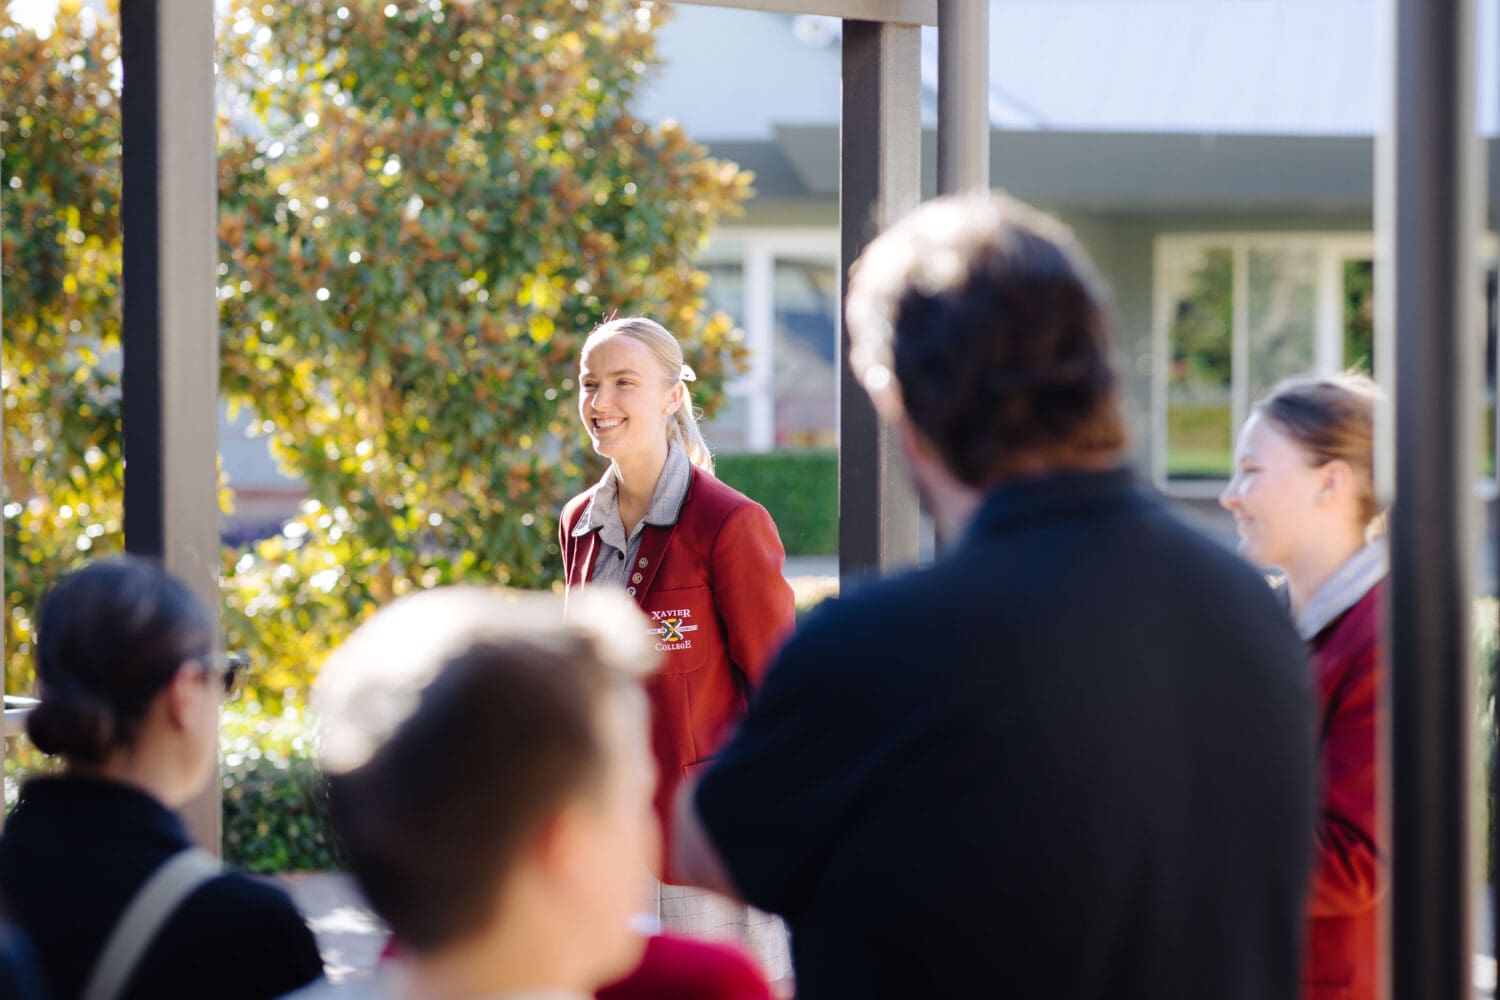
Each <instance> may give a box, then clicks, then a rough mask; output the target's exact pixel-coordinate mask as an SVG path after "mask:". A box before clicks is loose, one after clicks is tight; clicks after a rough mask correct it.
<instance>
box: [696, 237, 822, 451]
mask: <svg viewBox="0 0 1500 1000" xmlns="http://www.w3.org/2000/svg"><path fill="white" fill-rule="evenodd" d="M839 255H840V247H839V233H838V230H837V229H836V228H829V227H827V226H776V227H759V226H757V227H746V226H724V227H722V228H720V229H718V230H717V231H716V232H715V233H714V236H713V238H712V239H711V240H710V242H709V244H708V246H707V247H705V248H704V250H703V253H702V255H701V256H700V258H699V261H698V264H699V266H700V267H703V266H716V267H723V266H726V265H729V266H732V265H734V264H738V265H739V266H740V269H741V283H742V287H743V288H744V302H743V307H744V310H745V313H744V316H743V317H742V323H741V327H742V329H743V330H744V331H745V346H746V347H748V348H749V349H750V368H749V370H747V371H746V372H745V373H744V374H743V375H741V376H739V377H738V378H735V379H733V380H731V381H730V382H728V383H727V384H726V385H725V387H724V391H725V393H726V394H727V395H730V396H740V397H743V398H744V399H745V402H746V407H747V412H746V421H745V423H746V427H745V446H746V447H745V450H746V451H747V452H769V451H774V450H776V391H775V373H776V261H777V259H778V258H781V257H790V258H801V259H808V258H812V259H819V258H824V259H826V260H827V261H828V262H829V263H831V264H832V266H833V268H834V270H835V271H837V270H838V269H839V268H840V266H841V263H840V260H839ZM834 329H835V330H836V331H837V333H838V334H839V335H840V336H842V333H843V317H842V316H838V317H835V325H834ZM838 357H839V359H840V361H842V358H843V351H842V350H840V351H839V354H838ZM837 430H838V428H837V427H835V433H837Z"/></svg>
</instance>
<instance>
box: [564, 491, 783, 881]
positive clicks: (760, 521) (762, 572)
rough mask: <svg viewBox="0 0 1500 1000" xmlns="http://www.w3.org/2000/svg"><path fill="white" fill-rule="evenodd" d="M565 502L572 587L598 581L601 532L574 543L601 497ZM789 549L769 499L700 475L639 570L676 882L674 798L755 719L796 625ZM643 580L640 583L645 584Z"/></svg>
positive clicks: (660, 797) (647, 530)
mask: <svg viewBox="0 0 1500 1000" xmlns="http://www.w3.org/2000/svg"><path fill="white" fill-rule="evenodd" d="M593 493H594V491H593V490H592V489H590V490H587V491H585V492H583V493H581V494H579V495H578V496H576V497H574V498H573V499H572V500H570V501H568V503H567V505H566V506H564V507H563V513H562V518H561V521H560V523H559V525H558V535H559V540H560V541H561V543H562V556H563V574H564V579H565V581H566V584H567V588H568V591H569V592H571V591H572V590H573V589H574V588H575V587H579V586H582V585H583V584H585V583H587V582H588V580H589V578H590V577H592V576H593V574H594V560H595V558H596V557H597V556H598V553H599V550H600V549H601V548H602V545H601V544H600V542H599V532H597V531H592V532H589V533H588V534H587V535H584V536H582V537H580V538H574V537H573V528H574V527H575V526H576V525H577V524H578V520H579V518H580V517H582V516H583V511H584V508H586V507H587V506H588V502H589V499H590V498H591V497H592V496H593ZM785 562H786V553H785V552H784V551H783V549H782V547H781V536H780V535H779V534H777V532H776V525H775V523H774V522H773V521H772V520H771V515H770V514H768V513H766V509H765V508H764V507H762V506H761V505H760V504H758V503H756V502H755V501H753V500H751V499H750V498H749V497H746V496H745V495H744V494H742V493H739V492H737V491H736V490H734V489H731V488H730V487H728V486H726V485H724V484H723V483H721V482H720V481H719V480H718V479H715V478H714V477H713V476H711V475H709V474H707V473H705V472H703V471H701V470H699V469H694V470H693V472H692V476H691V478H690V479H689V481H688V490H687V497H686V499H685V500H683V503H682V511H681V514H680V515H679V516H678V518H677V523H676V524H674V525H669V526H667V527H658V526H656V525H652V524H648V525H646V526H645V527H644V528H643V529H642V530H641V544H640V550H639V552H638V553H637V554H636V561H635V565H634V566H632V567H631V570H630V576H629V580H630V582H629V583H628V584H627V586H628V588H629V591H628V592H629V593H630V594H631V596H632V597H634V598H635V601H636V603H637V604H639V605H640V607H641V610H642V611H644V612H645V613H646V616H647V617H648V618H649V619H650V620H651V622H650V625H649V628H650V630H651V634H652V635H653V636H655V637H656V649H657V651H658V652H659V653H660V654H661V667H660V670H659V671H658V672H657V673H656V674H654V675H653V676H651V677H650V678H648V679H647V681H646V694H647V695H648V697H649V698H650V700H651V713H652V727H651V729H652V743H653V744H654V749H655V751H656V762H657V769H658V779H659V780H658V782H657V786H656V813H657V816H659V817H660V819H661V823H662V833H663V835H664V836H663V843H664V847H665V848H666V849H665V853H664V856H663V859H662V864H661V866H660V867H659V868H658V869H657V870H658V871H660V872H661V873H662V881H664V882H672V881H673V880H674V876H673V873H672V871H671V870H670V869H669V868H668V867H667V861H666V859H668V858H670V857H671V856H672V852H671V847H670V845H671V843H672V802H673V799H674V798H675V796H676V794H677V789H678V787H679V786H680V785H681V784H682V781H683V779H684V778H685V777H686V776H687V774H688V773H689V771H690V770H691V769H692V768H694V767H696V766H698V765H701V764H706V763H707V762H708V761H709V760H710V759H711V758H712V756H713V755H714V753H716V752H717V751H718V749H719V747H720V746H721V745H722V744H723V742H724V740H725V738H726V737H727V736H728V732H729V729H730V727H731V725H732V724H733V723H735V722H738V721H739V720H740V719H741V718H742V717H743V716H744V714H745V708H746V705H747V703H748V698H749V695H750V692H751V691H753V690H754V689H755V688H756V687H758V686H759V684H760V681H761V678H762V677H764V676H765V672H766V668H767V667H769V666H770V663H771V657H772V656H773V655H774V654H775V652H776V650H777V649H779V648H780V646H781V643H782V640H784V639H785V638H786V636H787V634H788V633H789V632H790V631H791V629H792V624H793V620H794V616H795V607H794V603H793V599H792V588H791V587H790V586H789V585H788V584H787V582H786V578H785V577H783V576H782V572H781V570H782V566H783V564H784V563H785ZM637 577H639V579H637Z"/></svg>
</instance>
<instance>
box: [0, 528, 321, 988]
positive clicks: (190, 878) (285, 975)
mask: <svg viewBox="0 0 1500 1000" xmlns="http://www.w3.org/2000/svg"><path fill="white" fill-rule="evenodd" d="M214 644H215V627H214V620H213V618H212V616H211V615H210V613H209V611H208V609H207V608H205V607H204V606H203V604H202V602H201V601H199V600H198V599H197V597H196V596H194V594H193V593H192V591H190V590H189V589H188V588H187V587H186V586H185V585H184V584H182V583H181V582H180V581H178V580H177V579H175V578H174V577H172V576H170V575H168V574H167V573H166V572H164V571H163V570H161V569H159V568H157V567H156V566H155V565H154V564H152V563H150V562H146V561H144V560H141V559H135V558H128V557H127V558H119V559H110V560H105V561H101V562H96V563H93V564H92V565H90V566H88V567H87V568H85V569H83V570H80V571H79V572H77V573H73V574H72V575H70V576H67V577H65V578H64V579H63V580H62V581H61V582H60V583H58V584H57V586H56V587H54V588H53V590H52V592H51V593H50V594H48V595H47V598H46V600H45V602H44V603H43V605H42V610H41V614H40V616H39V620H38V626H37V643H36V660H37V679H38V682H39V688H40V694H41V701H40V703H39V704H38V705H37V707H36V708H35V709H34V710H33V712H32V714H31V716H30V718H29V719H28V721H27V729H28V732H29V733H30V736H31V739H32V742H33V743H35V744H36V746H37V748H38V749H40V750H42V751H43V752H44V753H47V754H51V755H55V756H59V757H61V758H62V760H63V762H64V763H65V765H66V767H65V771H64V773H63V774H61V775H59V776H52V777H39V778H34V779H32V780H31V781H29V782H27V783H26V785H25V787H24V788H22V790H21V798H20V801H19V803H18V804H17V806H16V809H15V811H14V812H13V813H12V814H11V817H10V820H9V822H8V823H7V824H6V829H5V836H4V837H3V838H0V892H3V895H4V898H5V900H6V904H7V906H8V908H9V910H10V914H11V916H12V917H13V918H14V919H15V920H16V922H17V923H19V924H20V925H21V926H22V927H23V928H24V929H25V930H26V932H27V934H28V935H29V936H30V937H31V940H32V943H33V945H34V946H35V950H36V954H37V958H38V961H39V963H40V965H41V968H42V974H43V978H44V979H45V981H46V986H47V991H48V994H49V995H50V996H52V997H53V998H54V1000H73V998H75V997H85V998H89V1000H94V998H105V997H117V998H142V1000H144V998H147V997H151V998H158V997H190V996H202V997H210V996H211V997H219V998H243V1000H263V998H269V997H276V996H280V995H281V994H283V993H286V992H288V991H290V990H292V989H295V988H297V987H299V986H301V985H303V984H304V983H307V982H309V981H311V980H313V979H315V978H316V977H317V976H318V975H319V974H320V973H321V972H322V961H321V960H320V959H319V957H318V950H317V945H316V944H315V942H314V941H313V937H312V934H311V933H310V932H309V931H308V929H307V927H306V925H304V924H303V922H302V919H301V917H300V916H298V914H297V911H296V909H294V908H293V906H292V904H291V901H290V900H289V899H288V898H287V896H286V894H285V893H283V892H281V891H280V890H279V889H276V888H273V887H271V886H269V885H266V884H265V883H263V882H258V881H254V880H252V879H249V878H247V877H245V876H242V875H228V874H220V873H218V872H217V871H216V868H217V865H216V863H215V862H214V861H213V859H212V857H211V856H210V855H207V854H206V852H201V851H198V850H197V849H195V848H194V847H193V845H192V841H191V839H190V838H189V836H188V834H187V831H186V829H185V828H184V827H183V824H182V822H181V820H180V819H179V818H178V817H177V816H176V815H175V814H174V813H173V810H175V809H178V808H180V807H181V806H182V805H184V804H185V803H186V802H187V801H188V800H189V799H191V798H192V797H193V796H195V795H196V794H198V793H199V792H200V791H202V789H203V788H204V787H205V786H206V784H207V783H208V781H209V779H210V778H212V777H213V776H214V774H215V769H216V767H215V766H216V761H217V753H218V718H219V704H220V702H221V701H222V699H223V698H224V696H225V695H226V693H228V691H229V690H230V688H231V686H232V684H233V681H234V677H235V673H236V667H237V664H232V663H230V662H228V661H226V660H225V659H224V658H223V657H220V656H218V655H216V654H215V651H214ZM132 938H133V939H134V941H133V944H132Z"/></svg>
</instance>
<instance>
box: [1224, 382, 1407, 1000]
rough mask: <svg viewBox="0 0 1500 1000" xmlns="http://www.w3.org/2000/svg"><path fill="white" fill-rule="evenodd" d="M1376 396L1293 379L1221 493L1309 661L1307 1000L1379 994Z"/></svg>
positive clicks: (1381, 589) (1382, 572) (1350, 386)
mask: <svg viewBox="0 0 1500 1000" xmlns="http://www.w3.org/2000/svg"><path fill="white" fill-rule="evenodd" d="M1377 396H1378V391H1377V389H1376V388H1375V384H1374V383H1373V382H1371V381H1370V379H1369V378H1367V377H1365V376H1363V375H1342V376H1334V377H1328V378H1312V379H1293V380H1291V381H1288V382H1284V383H1282V384H1281V385H1280V386H1278V387H1277V388H1276V389H1275V390H1274V391H1273V392H1272V393H1271V395H1270V396H1268V397H1267V398H1266V399H1264V400H1262V401H1261V402H1260V403H1258V404H1256V406H1255V407H1254V410H1253V411H1252V413H1251V415H1250V419H1249V420H1247V421H1246V422H1245V427H1244V429H1243V431H1242V432H1241V434H1240V440H1239V445H1238V447H1237V449H1236V454H1235V472H1234V478H1233V479H1231V480H1230V482H1229V485H1228V486H1227V487H1226V488H1225V489H1224V492H1223V494H1222V495H1221V496H1220V497H1219V502H1220V503H1221V504H1223V506H1224V507H1225V508H1227V509H1228V510H1229V511H1230V512H1231V513H1233V514H1234V519H1235V524H1236V526H1237V528H1238V532H1239V537H1240V550H1241V551H1242V552H1243V553H1244V554H1245V556H1246V557H1248V558H1249V559H1251V560H1252V561H1253V562H1255V563H1256V564H1258V565H1261V566H1268V567H1270V566H1274V567H1277V568H1279V569H1281V570H1282V572H1283V573H1285V575H1286V576H1285V582H1284V584H1283V585H1282V586H1281V587H1280V593H1281V594H1282V595H1283V597H1284V599H1285V601H1286V605H1287V608H1288V610H1289V611H1290V613H1291V615H1292V617H1293V619H1294V621H1295V622H1296V625H1297V630H1298V632H1299V633H1301V635H1302V638H1303V640H1304V641H1306V642H1307V644H1308V648H1309V649H1310V651H1311V653H1312V663H1313V670H1314V673H1315V677H1314V686H1315V689H1316V692H1317V695H1318V704H1319V730H1318V770H1319V775H1320V778H1321V784H1322V808H1321V810H1320V812H1319V814H1318V824H1317V830H1316V845H1317V846H1316V853H1315V856H1314V863H1313V875H1312V886H1311V889H1310V892H1309V894H1308V908H1307V917H1308V920H1307V938H1306V950H1305V954H1304V957H1303V977H1302V990H1303V997H1304V998H1305V1000H1332V998H1334V997H1338V998H1341V1000H1375V998H1376V997H1378V996H1379V981H1378V971H1379V955H1378V951H1377V949H1378V935H1379V919H1380V918H1379V906H1380V901H1381V897H1382V895H1383V893H1384V888H1385V878H1384V863H1385V845H1384V844H1382V843H1381V841H1380V835H1379V819H1378V803H1377V791H1376V790H1377V787H1378V784H1379V782H1378V777H1377V772H1376V742H1375V741H1376V730H1377V727H1378V716H1379V710H1380V706H1379V693H1380V689H1381V683H1382V678H1381V670H1382V667H1381V649H1380V641H1381V640H1380V613H1381V612H1380V609H1381V603H1382V601H1383V600H1384V595H1385V577H1386V567H1387V557H1386V547H1385V541H1384V538H1383V537H1382V535H1381V532H1380V530H1379V529H1380V527H1381V519H1382V515H1381V512H1380V508H1379V505H1378V503H1377V501H1376V498H1375V482H1374V476H1373V472H1372V467H1373V464H1374V461H1373V459H1374V443H1373V441H1374V427H1375V402H1376V399H1377Z"/></svg>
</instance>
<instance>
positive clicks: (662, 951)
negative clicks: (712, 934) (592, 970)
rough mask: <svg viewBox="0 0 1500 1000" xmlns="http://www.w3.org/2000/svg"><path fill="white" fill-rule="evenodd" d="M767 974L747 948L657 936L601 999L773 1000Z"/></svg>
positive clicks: (675, 936) (716, 942)
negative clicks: (638, 961)
mask: <svg viewBox="0 0 1500 1000" xmlns="http://www.w3.org/2000/svg"><path fill="white" fill-rule="evenodd" d="M772 997H773V993H772V992H771V986H770V984H769V983H768V982H767V981H766V977H765V973H764V972H762V971H761V968H760V966H759V965H758V964H756V961H755V959H754V958H753V957H752V956H751V955H750V954H749V953H747V952H746V951H745V950H744V949H743V948H741V947H738V946H736V945H733V944H729V943H726V942H720V941H700V940H695V939H693V938H686V937H681V936H679V935H674V934H656V935H653V936H652V937H651V938H650V940H649V941H648V942H647V943H646V953H645V955H644V956H643V957H642V959H641V963H640V965H639V966H638V967H637V968H636V970H635V971H634V972H632V973H631V974H630V975H629V976H627V977H625V978H624V979H622V980H620V981H619V982H617V983H613V984H611V985H609V986H606V987H604V988H603V989H601V990H600V991H599V993H598V995H597V1000H771V998H772Z"/></svg>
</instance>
